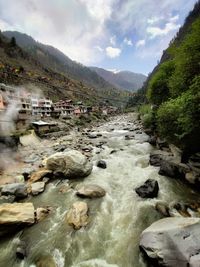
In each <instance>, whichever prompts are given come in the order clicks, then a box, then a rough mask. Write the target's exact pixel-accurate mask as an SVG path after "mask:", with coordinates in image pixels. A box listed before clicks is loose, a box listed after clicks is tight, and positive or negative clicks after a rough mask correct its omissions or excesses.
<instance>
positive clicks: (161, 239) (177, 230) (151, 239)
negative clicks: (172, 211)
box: [140, 217, 200, 267]
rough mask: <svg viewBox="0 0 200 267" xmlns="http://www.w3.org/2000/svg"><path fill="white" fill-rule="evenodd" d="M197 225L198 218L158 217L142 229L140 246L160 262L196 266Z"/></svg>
mask: <svg viewBox="0 0 200 267" xmlns="http://www.w3.org/2000/svg"><path fill="white" fill-rule="evenodd" d="M199 228H200V219H199V218H181V217H180V218H176V217H174V218H164V219H161V220H159V221H157V222H155V223H153V224H152V225H151V226H150V227H148V228H147V229H146V230H144V231H143V232H142V235H141V238H140V248H141V249H142V250H143V251H144V252H145V254H146V255H147V257H148V259H149V260H153V261H154V263H156V264H157V265H159V266H170V267H177V266H181V267H187V266H192V267H199V262H200V232H199ZM157 265H156V266H157Z"/></svg>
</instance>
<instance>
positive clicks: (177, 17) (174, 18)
mask: <svg viewBox="0 0 200 267" xmlns="http://www.w3.org/2000/svg"><path fill="white" fill-rule="evenodd" d="M169 20H170V21H171V22H176V21H178V20H179V15H176V16H174V17H171V18H170V19H169Z"/></svg>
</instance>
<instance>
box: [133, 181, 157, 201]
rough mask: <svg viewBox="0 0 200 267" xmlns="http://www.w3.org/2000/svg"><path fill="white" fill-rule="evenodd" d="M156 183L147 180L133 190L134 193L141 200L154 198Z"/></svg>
mask: <svg viewBox="0 0 200 267" xmlns="http://www.w3.org/2000/svg"><path fill="white" fill-rule="evenodd" d="M158 190H159V186H158V182H157V181H156V180H153V179H148V180H147V181H146V182H145V183H144V184H143V185H142V186H139V187H137V188H136V189H135V192H136V193H137V194H138V195H139V196H140V197H142V198H154V197H157V195H158Z"/></svg>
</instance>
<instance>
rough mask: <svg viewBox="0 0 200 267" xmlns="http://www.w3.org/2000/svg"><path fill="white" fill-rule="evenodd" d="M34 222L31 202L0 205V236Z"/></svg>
mask: <svg viewBox="0 0 200 267" xmlns="http://www.w3.org/2000/svg"><path fill="white" fill-rule="evenodd" d="M34 222H35V211H34V206H33V204H32V203H13V204H1V205H0V236H3V235H6V234H8V233H9V234H10V233H14V232H15V231H18V230H20V229H21V228H22V227H25V226H28V225H31V224H33V223H34Z"/></svg>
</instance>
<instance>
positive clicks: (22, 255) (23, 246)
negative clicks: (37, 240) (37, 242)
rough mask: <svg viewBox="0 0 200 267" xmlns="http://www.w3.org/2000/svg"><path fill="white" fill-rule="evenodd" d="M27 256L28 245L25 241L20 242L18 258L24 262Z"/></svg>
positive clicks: (17, 249) (17, 252)
mask: <svg viewBox="0 0 200 267" xmlns="http://www.w3.org/2000/svg"><path fill="white" fill-rule="evenodd" d="M26 256H27V253H26V243H25V242H24V241H20V242H19V244H18V245H17V248H16V257H17V258H18V259H20V260H23V259H24V258H25V257H26Z"/></svg>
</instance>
